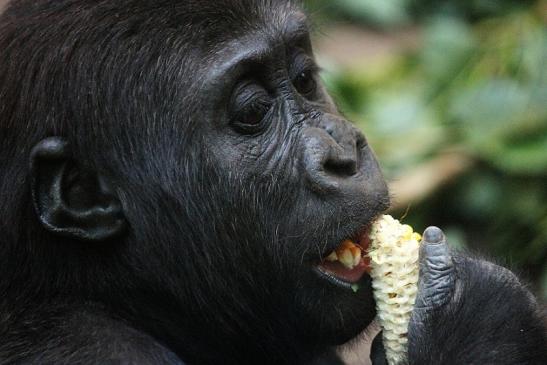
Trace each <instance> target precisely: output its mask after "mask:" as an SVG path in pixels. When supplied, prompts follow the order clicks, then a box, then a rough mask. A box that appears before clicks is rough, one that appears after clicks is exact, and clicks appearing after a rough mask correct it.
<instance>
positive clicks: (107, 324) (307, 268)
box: [0, 0, 528, 364]
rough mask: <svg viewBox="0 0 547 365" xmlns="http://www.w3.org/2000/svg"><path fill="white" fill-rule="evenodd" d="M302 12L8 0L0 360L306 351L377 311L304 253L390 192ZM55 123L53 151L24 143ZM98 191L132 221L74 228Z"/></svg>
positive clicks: (243, 1)
mask: <svg viewBox="0 0 547 365" xmlns="http://www.w3.org/2000/svg"><path fill="white" fill-rule="evenodd" d="M304 19H305V17H304V16H303V14H302V13H301V12H300V10H299V9H298V8H297V7H296V5H295V4H292V3H291V2H290V1H281V0H277V1H276V0H262V1H253V0H215V1H212V0H209V1H207V0H189V1H182V0H180V1H174V0H154V1H148V0H125V1H122V0H85V1H84V0H19V1H17V0H14V1H12V3H11V4H10V6H9V7H8V8H7V10H6V12H5V13H4V14H3V15H2V16H1V17H0V141H1V142H0V156H1V157H2V158H1V159H0V268H1V275H0V363H40V364H47V363H55V364H78V363H81V364H88V363H108V362H112V363H119V362H121V363H139V364H140V363H144V364H147V363H150V364H162V363H170V364H171V363H172V364H176V363H182V362H183V361H184V362H186V363H189V364H307V363H310V362H313V361H315V360H316V359H318V358H320V357H321V356H322V355H323V354H327V356H331V354H332V352H331V348H332V346H335V345H339V344H342V343H344V342H346V341H347V340H349V339H350V338H352V337H354V336H355V335H356V334H358V333H359V332H360V331H362V330H363V329H364V328H365V327H366V326H367V325H368V324H369V323H370V321H371V320H372V318H373V317H374V316H375V310H374V303H373V300H372V295H371V287H370V278H368V276H365V277H364V279H363V280H362V282H361V283H360V284H361V289H360V290H359V291H358V292H357V293H353V291H351V290H347V289H345V288H341V287H338V286H335V285H333V284H331V283H330V282H327V281H325V280H323V279H322V278H320V277H319V276H318V275H316V273H315V272H314V271H313V270H312V268H313V266H314V264H315V263H317V262H318V261H319V260H320V259H321V257H322V256H324V255H325V254H326V253H328V252H329V251H330V250H332V249H333V248H335V247H336V246H337V245H338V243H339V242H340V241H341V240H342V239H344V238H347V237H349V236H352V235H354V234H355V233H356V232H358V231H360V230H361V229H362V228H363V227H364V226H366V225H367V224H368V223H369V222H370V221H371V220H372V219H373V218H374V217H375V216H376V215H377V214H379V213H380V212H381V211H383V210H384V209H385V208H386V207H387V204H388V199H387V191H386V186H385V183H384V181H383V179H382V177H381V173H380V171H379V168H378V166H377V163H376V161H375V159H374V156H373V154H372V152H371V151H370V149H369V147H368V145H367V143H366V140H365V139H364V137H363V136H362V135H361V134H360V133H359V132H357V131H356V129H355V128H353V127H352V126H351V125H350V124H349V123H348V122H347V121H345V120H343V118H342V117H340V116H339V115H338V114H337V112H336V108H335V107H334V105H333V104H332V102H331V100H330V98H329V97H328V95H327V94H326V92H325V91H324V89H323V88H322V87H321V85H320V84H319V82H318V81H317V80H318V78H317V75H316V67H315V65H314V63H313V57H312V54H311V46H310V44H309V39H308V35H307V30H306V24H305V20H304ZM244 54H247V55H248V56H249V57H250V59H249V60H248V61H245V62H240V63H238V64H237V66H236V67H232V68H228V69H225V66H226V65H227V64H230V63H233V62H234V60H235V59H236V58H237V57H239V56H241V55H244ZM302 75H308V76H306V77H304V76H302ZM309 75H311V76H309ZM300 77H302V78H303V80H302V79H299V78H300ZM310 79H311V80H312V81H311V82H310ZM314 80H315V82H316V83H317V88H312V89H311V91H310V87H309V86H310V85H311V86H314V83H313V81H314ZM250 100H252V101H253V102H252V104H251V102H250ZM249 105H252V107H248V106H249ZM265 109H267V110H268V111H267V113H265V115H263V114H264V113H263V114H260V115H261V117H262V118H261V119H260V120H254V119H253V118H254V116H255V115H256V114H257V113H262V112H263V111H264V110H265ZM255 122H256V123H255ZM48 137H54V138H53V139H51V140H54V141H57V143H58V145H57V147H62V148H61V149H59V151H60V152H59V153H53V154H51V153H50V155H51V156H49V157H47V158H45V159H42V160H32V156H31V151H32V150H33V148H37V147H36V146H38V147H40V146H42V147H43V143H42V144H40V143H41V142H43V141H44V140H45V139H47V138H48ZM51 140H49V141H51ZM42 147H40V148H42ZM34 151H36V150H34ZM40 151H41V152H44V151H43V150H38V152H39V153H40ZM53 151H55V149H53ZM49 152H51V150H50V151H49ZM39 153H38V155H39ZM46 155H47V154H46ZM52 156H53V157H52ZM36 164H38V165H39V167H36V166H35V165H36ZM29 165H30V168H29ZM44 175H46V177H47V178H44ZM56 179H59V181H62V183H61V184H56V183H55V181H57V180H56ZM31 181H32V182H33V183H32V184H31ZM106 186H107V187H108V188H105V187H106ZM55 189H60V190H59V191H60V192H61V193H59V194H53V193H52V192H55V191H56V192H57V193H58V192H59V191H57V190H55ZM33 196H34V197H35V199H34V200H33V199H32V197H33ZM104 201H109V202H110V201H112V202H114V203H116V204H118V203H119V205H120V206H121V208H122V211H123V215H124V219H125V222H126V223H127V228H126V229H125V230H124V232H123V234H121V233H120V232H117V235H112V236H111V237H107V238H104V235H102V236H100V237H101V239H100V240H97V239H94V238H97V236H93V234H89V232H84V233H85V234H80V233H81V232H82V230H84V231H85V230H86V229H87V228H86V227H88V225H86V224H87V223H90V221H89V217H90V216H92V215H90V214H88V213H90V212H95V213H96V212H97V211H99V212H103V211H102V210H97V209H99V208H102V206H101V205H100V204H101V202H104ZM81 222H85V223H86V224H82V225H81V227H76V228H78V229H80V230H78V229H74V227H73V226H74V225H78V224H80V223H81ZM91 223H93V224H97V221H96V220H93V219H92V220H91ZM66 225H69V227H68V229H67V226H66ZM59 232H63V234H59ZM105 232H106V231H105ZM476 297H477V298H481V296H480V295H479V294H477V295H476ZM470 298H475V296H471V297H470ZM470 300H472V299H470ZM454 320H455V321H459V320H456V319H454ZM485 325H486V324H485ZM522 348H526V349H528V347H522ZM439 351H442V349H439ZM324 359H331V360H326V361H333V362H334V361H336V360H334V358H333V357H326V358H324Z"/></svg>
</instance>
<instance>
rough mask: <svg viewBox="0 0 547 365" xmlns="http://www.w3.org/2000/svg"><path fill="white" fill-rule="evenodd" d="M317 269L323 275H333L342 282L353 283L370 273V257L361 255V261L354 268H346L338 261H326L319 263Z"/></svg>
mask: <svg viewBox="0 0 547 365" xmlns="http://www.w3.org/2000/svg"><path fill="white" fill-rule="evenodd" d="M317 270H318V271H319V272H320V273H321V274H323V275H326V276H330V277H333V278H335V279H338V280H339V281H341V282H342V283H347V284H348V285H351V284H355V283H357V282H358V281H359V280H361V278H362V277H363V275H365V273H370V259H369V258H368V257H361V261H359V264H358V265H357V266H355V267H354V268H353V269H348V268H346V267H345V266H344V265H342V264H341V263H340V262H338V261H335V262H328V261H325V262H322V263H321V264H319V265H317Z"/></svg>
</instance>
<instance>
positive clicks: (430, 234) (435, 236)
mask: <svg viewBox="0 0 547 365" xmlns="http://www.w3.org/2000/svg"><path fill="white" fill-rule="evenodd" d="M423 237H424V241H425V242H427V243H440V242H442V241H443V240H444V234H443V231H442V230H441V229H440V228H439V227H435V226H430V227H427V228H426V229H425V231H424V235H423Z"/></svg>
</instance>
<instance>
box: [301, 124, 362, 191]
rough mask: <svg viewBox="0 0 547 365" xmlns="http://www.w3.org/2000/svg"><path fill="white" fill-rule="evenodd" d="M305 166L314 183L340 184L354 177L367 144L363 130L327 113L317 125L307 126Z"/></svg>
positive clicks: (322, 186) (325, 186)
mask: <svg viewBox="0 0 547 365" xmlns="http://www.w3.org/2000/svg"><path fill="white" fill-rule="evenodd" d="M303 133H304V135H303V137H304V156H303V160H304V168H305V171H306V174H307V175H308V178H309V182H310V183H311V185H312V187H314V188H316V189H317V188H319V189H320V190H325V189H327V190H330V188H338V187H340V185H341V184H346V183H350V181H355V179H353V180H352V179H351V178H353V177H354V176H355V175H357V174H358V173H359V170H360V168H361V163H362V159H363V154H364V153H365V152H364V150H365V148H364V147H366V139H365V137H364V136H363V134H362V133H361V132H360V131H359V130H358V129H357V128H355V127H354V126H353V125H352V124H351V123H349V122H348V121H346V120H345V119H343V118H341V117H339V116H335V115H330V114H326V115H323V116H322V118H321V121H320V122H319V123H318V125H316V126H312V127H309V128H306V130H305V131H304V132H303Z"/></svg>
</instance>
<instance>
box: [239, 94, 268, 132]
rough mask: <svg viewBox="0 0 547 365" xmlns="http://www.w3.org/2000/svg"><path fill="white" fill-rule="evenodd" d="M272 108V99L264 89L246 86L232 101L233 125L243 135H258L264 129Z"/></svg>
mask: <svg viewBox="0 0 547 365" xmlns="http://www.w3.org/2000/svg"><path fill="white" fill-rule="evenodd" d="M271 107H272V100H271V97H270V95H269V94H268V92H267V91H266V90H265V89H264V88H263V87H261V86H260V85H257V84H251V85H249V84H246V85H245V84H244V85H242V86H241V87H239V88H237V89H236V92H235V94H234V96H233V99H232V112H233V118H232V125H233V126H234V127H235V128H236V129H238V130H239V131H240V132H242V133H257V132H258V131H260V129H261V128H263V127H264V124H265V123H264V121H265V119H266V115H267V114H268V112H269V111H270V109H271Z"/></svg>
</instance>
